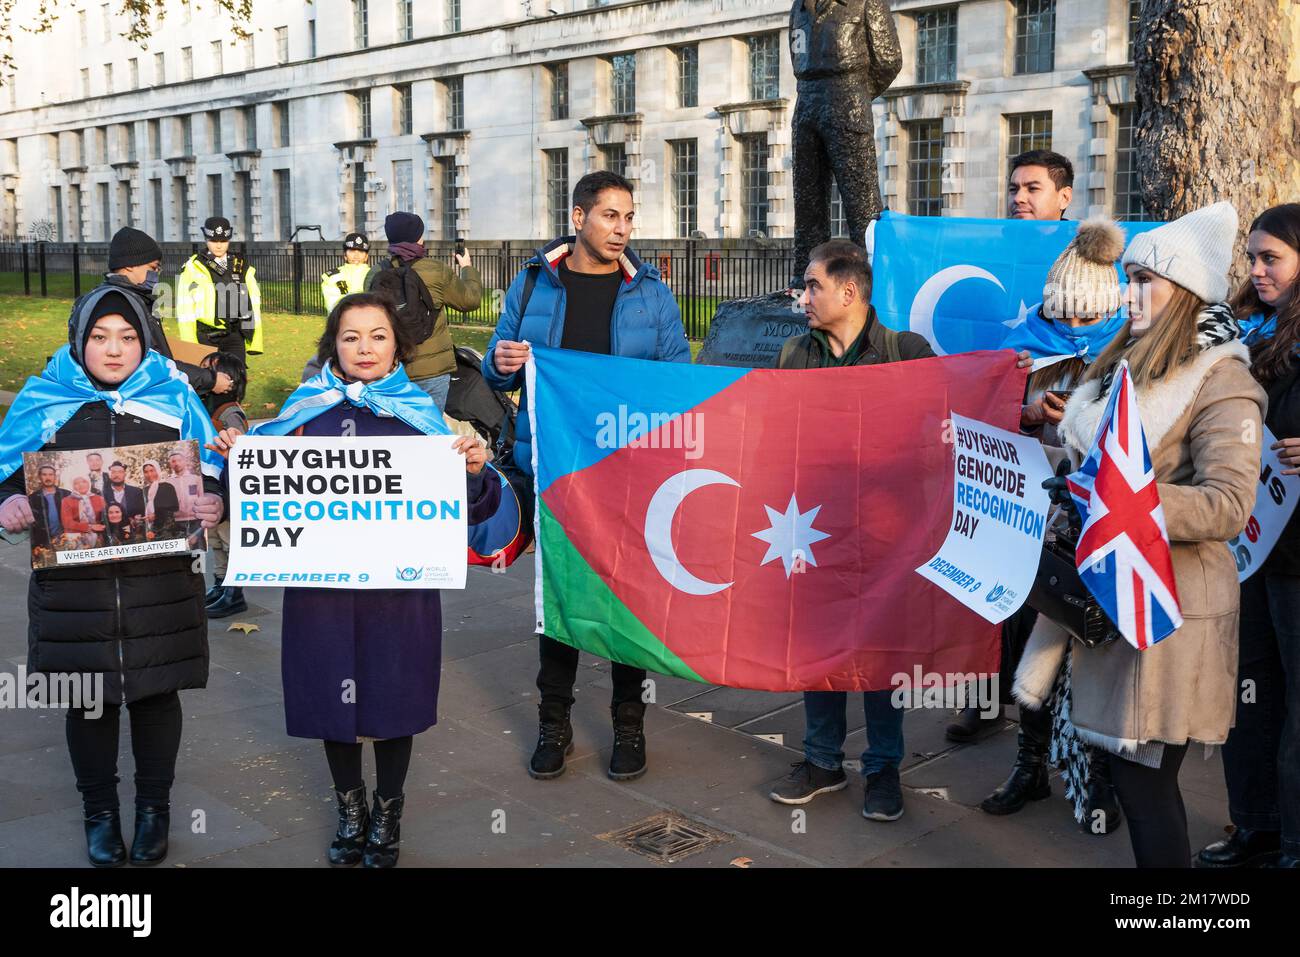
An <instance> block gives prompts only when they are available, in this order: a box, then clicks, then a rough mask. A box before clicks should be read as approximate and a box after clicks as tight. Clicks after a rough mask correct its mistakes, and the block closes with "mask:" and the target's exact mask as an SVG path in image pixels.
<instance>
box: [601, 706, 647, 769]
mask: <svg viewBox="0 0 1300 957" xmlns="http://www.w3.org/2000/svg"><path fill="white" fill-rule="evenodd" d="M610 711H611V714H612V715H613V718H614V751H613V753H612V754H611V755H610V756H609V776H610V778H611V779H612V780H614V781H631V780H632V779H633V778H639V777H640V776H641V775H643V774H645V708H644V706H643V705H641V704H640V702H636V701H624V702H623V703H622V704H620V705H619V706H618V707H616V708H612V709H610Z"/></svg>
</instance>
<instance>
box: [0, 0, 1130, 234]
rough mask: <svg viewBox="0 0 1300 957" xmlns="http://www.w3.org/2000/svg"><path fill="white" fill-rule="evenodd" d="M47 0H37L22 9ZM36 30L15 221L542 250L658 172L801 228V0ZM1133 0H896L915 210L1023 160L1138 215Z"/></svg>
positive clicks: (360, 4) (21, 66) (15, 153)
mask: <svg viewBox="0 0 1300 957" xmlns="http://www.w3.org/2000/svg"><path fill="white" fill-rule="evenodd" d="M34 5H35V0H20V2H19V4H18V8H19V13H18V15H17V16H16V22H23V12H24V8H31V7H33V6H34ZM60 6H61V8H62V10H63V12H62V14H61V16H60V19H59V20H58V22H57V23H56V25H55V26H54V28H53V30H52V31H50V32H49V33H46V34H39V35H31V34H23V33H21V32H18V33H16V34H15V37H16V39H15V45H14V55H15V59H16V63H17V73H16V76H14V77H11V78H8V80H7V83H6V87H7V88H6V89H5V90H3V91H0V233H3V236H4V237H5V238H24V237H27V236H29V235H35V234H37V233H39V234H41V235H47V236H49V237H50V238H58V239H62V240H65V241H66V240H78V239H80V240H84V241H103V240H104V239H106V238H107V236H109V235H110V234H111V232H112V231H113V230H115V229H116V228H118V227H119V226H121V225H123V224H126V223H132V224H134V225H137V226H139V227H141V228H144V229H147V230H150V231H152V232H154V233H155V234H158V236H159V238H161V239H164V240H171V241H175V240H187V239H193V238H196V237H197V235H198V224H199V223H201V222H202V220H203V219H204V218H205V217H207V216H209V215H211V214H214V213H220V214H223V215H226V216H228V217H229V218H230V219H231V220H232V221H233V222H234V224H235V229H236V234H237V238H238V239H246V238H250V237H251V238H253V239H257V240H278V239H285V238H288V237H290V236H291V235H292V234H293V232H294V231H295V229H297V230H299V233H300V235H302V236H303V237H306V238H315V237H316V232H315V231H314V230H303V229H302V227H319V229H320V233H321V235H322V236H323V237H324V238H326V239H332V238H336V237H340V236H342V235H343V234H344V233H345V232H347V231H348V230H351V229H363V230H365V231H366V232H368V233H371V234H372V235H375V234H378V232H379V231H380V230H381V228H382V223H383V218H384V216H385V215H386V214H387V213H389V212H391V211H392V210H394V209H397V208H410V209H415V210H416V211H418V212H419V213H421V215H423V217H424V219H425V221H426V223H427V224H428V228H429V236H430V238H435V239H445V238H455V237H457V236H459V237H471V238H474V239H482V240H495V239H528V238H533V239H540V238H544V237H548V236H550V235H553V234H554V233H556V232H557V231H558V230H559V229H561V228H562V225H563V223H564V222H565V221H567V205H568V200H567V196H568V193H569V191H570V190H571V188H572V186H573V183H574V182H576V180H577V179H578V177H580V176H581V175H582V174H583V173H584V172H587V171H589V170H592V169H596V168H600V167H614V168H618V169H620V170H621V171H623V172H624V173H625V175H627V176H628V177H629V179H631V180H632V181H633V182H634V183H635V184H636V186H637V201H638V218H639V223H640V225H639V230H640V232H641V234H642V236H645V237H654V238H673V237H685V236H689V235H691V234H693V233H702V234H703V235H704V236H707V237H709V238H734V237H746V236H756V235H762V236H766V237H772V238H784V237H788V236H790V234H791V231H792V226H793V223H792V221H791V202H790V197H791V192H792V188H791V183H790V172H789V170H790V134H789V121H790V116H791V112H792V110H793V108H794V94H795V84H794V78H793V76H792V74H791V72H790V62H789V55H788V52H787V44H788V36H787V33H788V31H787V25H788V18H789V9H790V0H623V2H619V0H609V2H598V0H474V2H472V3H470V2H462V0H314V2H312V3H306V2H303V0H285V2H277V3H268V2H256V3H254V32H253V37H252V39H251V41H249V42H243V41H236V40H233V39H232V37H231V33H230V29H229V26H228V24H227V23H225V22H224V21H222V20H221V19H219V18H218V17H216V16H215V15H214V11H213V5H212V4H211V3H205V2H203V0H194V2H192V3H190V4H186V3H179V2H176V0H169V2H168V9H169V11H170V12H169V15H168V16H167V18H166V20H165V21H164V22H163V23H162V24H160V25H158V26H157V28H156V31H155V36H154V37H153V39H152V40H151V41H150V43H149V45H148V48H147V49H142V48H141V47H139V46H137V45H134V44H132V43H131V42H129V41H128V40H127V39H125V38H124V37H123V36H122V34H123V33H124V32H125V31H126V30H127V29H128V24H127V23H126V21H125V19H124V18H123V17H122V16H121V15H120V14H118V13H117V12H116V10H117V7H118V4H117V3H104V2H101V0H74V2H73V3H68V4H61V5H60ZM1134 7H1135V4H1134V3H1133V2H1132V0H946V2H945V0H937V2H936V0H893V8H894V11H895V18H896V21H897V23H898V29H899V34H900V38H901V40H902V44H903V51H904V65H903V70H902V73H901V74H900V76H899V78H898V80H897V81H896V83H895V85H894V87H893V88H892V89H891V90H889V92H888V93H887V94H886V95H884V96H883V97H881V98H880V99H879V100H878V101H877V104H876V114H877V138H878V153H879V164H880V175H881V179H882V185H883V189H884V194H885V197H886V200H887V202H888V204H889V206H890V207H891V208H893V209H896V210H900V211H906V212H913V213H918V214H929V215H967V216H1000V215H1003V213H1004V211H1003V205H1004V201H1003V182H1004V179H1005V173H1006V165H1007V160H1008V157H1009V156H1011V155H1014V153H1016V152H1018V151H1019V150H1021V149H1026V148H1031V147H1035V146H1050V147H1051V148H1053V149H1056V150H1058V151H1060V152H1062V153H1065V154H1066V155H1067V156H1069V157H1071V158H1072V159H1073V161H1074V162H1075V165H1076V168H1077V173H1078V181H1077V183H1076V189H1075V197H1076V198H1075V204H1074V207H1073V208H1072V209H1071V211H1070V214H1071V215H1072V216H1075V217H1079V216H1083V215H1086V214H1088V213H1093V212H1103V211H1104V212H1110V213H1113V214H1114V215H1117V216H1120V217H1125V216H1130V215H1135V214H1136V212H1137V205H1136V197H1135V190H1136V179H1135V175H1134V172H1133V152H1132V142H1131V133H1132V125H1133V110H1132V101H1133V95H1132V83H1131V77H1132V69H1131V66H1130V53H1129V38H1130V34H1131V17H1132V14H1133V9H1134Z"/></svg>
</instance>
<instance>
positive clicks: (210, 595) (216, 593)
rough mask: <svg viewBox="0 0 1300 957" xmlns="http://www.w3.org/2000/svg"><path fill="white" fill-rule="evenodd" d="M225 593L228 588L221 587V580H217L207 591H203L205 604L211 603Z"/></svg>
mask: <svg viewBox="0 0 1300 957" xmlns="http://www.w3.org/2000/svg"><path fill="white" fill-rule="evenodd" d="M225 593H226V590H225V589H224V588H222V587H221V582H217V583H216V584H214V585H213V586H212V587H211V588H209V589H208V590H207V591H206V592H204V593H203V604H204V605H211V604H213V603H214V602H215V601H216V600H217V599H218V598H220V597H221V596H222V595H224V594H225Z"/></svg>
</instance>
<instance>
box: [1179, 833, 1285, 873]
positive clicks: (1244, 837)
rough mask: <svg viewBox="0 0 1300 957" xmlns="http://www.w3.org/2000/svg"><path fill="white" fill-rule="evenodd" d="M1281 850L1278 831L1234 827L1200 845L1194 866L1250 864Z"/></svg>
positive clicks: (1280, 836)
mask: <svg viewBox="0 0 1300 957" xmlns="http://www.w3.org/2000/svg"><path fill="white" fill-rule="evenodd" d="M1281 850H1282V833H1281V832H1280V831H1256V830H1252V829H1251V828H1248V827H1234V828H1231V830H1229V832H1228V836H1227V837H1225V838H1223V839H1222V840H1218V841H1215V842H1214V843H1213V844H1211V845H1209V846H1208V847H1203V848H1201V852H1200V853H1199V854H1197V855H1196V866H1197V867H1249V866H1251V865H1258V864H1263V863H1266V862H1267V861H1270V860H1272V859H1273V858H1275V857H1277V855H1278V853H1279V852H1280V851H1281Z"/></svg>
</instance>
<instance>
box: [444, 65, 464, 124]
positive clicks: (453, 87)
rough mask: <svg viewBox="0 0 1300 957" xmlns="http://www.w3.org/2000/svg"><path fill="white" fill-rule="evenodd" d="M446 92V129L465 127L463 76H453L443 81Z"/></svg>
mask: <svg viewBox="0 0 1300 957" xmlns="http://www.w3.org/2000/svg"><path fill="white" fill-rule="evenodd" d="M443 87H444V89H445V90H446V92H447V129H449V130H463V129H464V128H465V78H464V77H460V76H453V77H450V78H448V79H446V80H444V81H443Z"/></svg>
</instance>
